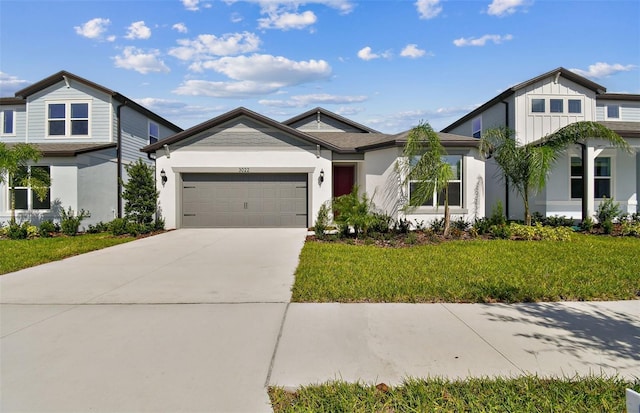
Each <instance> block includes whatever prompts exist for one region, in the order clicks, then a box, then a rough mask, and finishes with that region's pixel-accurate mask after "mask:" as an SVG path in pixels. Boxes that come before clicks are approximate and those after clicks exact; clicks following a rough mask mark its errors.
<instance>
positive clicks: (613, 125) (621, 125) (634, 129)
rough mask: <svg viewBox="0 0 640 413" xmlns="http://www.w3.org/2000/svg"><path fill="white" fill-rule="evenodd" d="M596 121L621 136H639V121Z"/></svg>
mask: <svg viewBox="0 0 640 413" xmlns="http://www.w3.org/2000/svg"><path fill="white" fill-rule="evenodd" d="M598 123H599V124H601V125H604V126H606V127H607V128H609V129H611V130H612V131H614V132H615V133H617V134H618V135H620V136H622V137H623V138H640V122H612V121H600V122H598Z"/></svg>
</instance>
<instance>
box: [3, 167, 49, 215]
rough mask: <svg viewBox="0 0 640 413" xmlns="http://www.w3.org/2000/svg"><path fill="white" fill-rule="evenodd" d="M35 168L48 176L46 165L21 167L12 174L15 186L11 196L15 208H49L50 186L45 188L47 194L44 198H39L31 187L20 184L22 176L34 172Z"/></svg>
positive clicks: (22, 179) (22, 180)
mask: <svg viewBox="0 0 640 413" xmlns="http://www.w3.org/2000/svg"><path fill="white" fill-rule="evenodd" d="M36 170H37V171H38V172H39V173H46V174H47V175H49V176H50V169H49V167H48V166H31V167H29V168H25V169H22V170H21V171H19V172H18V173H17V174H16V175H15V176H14V180H15V185H16V186H15V188H14V191H13V196H14V199H15V206H16V209H17V210H20V209H22V210H28V209H51V188H47V195H46V196H45V198H44V199H42V200H40V198H39V197H38V195H37V194H36V193H35V191H34V190H33V189H31V188H30V187H28V186H21V185H22V183H23V182H24V178H26V177H28V175H29V174H35V171H36ZM9 207H10V206H9Z"/></svg>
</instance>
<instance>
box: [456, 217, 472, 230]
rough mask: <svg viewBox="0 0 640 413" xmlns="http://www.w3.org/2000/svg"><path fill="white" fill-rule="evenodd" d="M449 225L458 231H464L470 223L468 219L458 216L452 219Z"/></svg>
mask: <svg viewBox="0 0 640 413" xmlns="http://www.w3.org/2000/svg"><path fill="white" fill-rule="evenodd" d="M451 226H452V227H453V228H454V229H457V230H459V231H466V230H468V229H469V228H470V227H471V223H470V222H469V221H467V220H465V219H464V218H463V217H460V218H458V219H456V220H454V221H453V222H452V223H451Z"/></svg>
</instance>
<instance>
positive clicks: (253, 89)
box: [173, 80, 282, 98]
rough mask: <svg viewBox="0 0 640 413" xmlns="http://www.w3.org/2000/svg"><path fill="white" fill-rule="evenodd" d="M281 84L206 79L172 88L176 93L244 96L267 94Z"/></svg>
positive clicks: (227, 96) (231, 96)
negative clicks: (211, 80)
mask: <svg viewBox="0 0 640 413" xmlns="http://www.w3.org/2000/svg"><path fill="white" fill-rule="evenodd" d="M281 87H282V85H281V84H277V83H263V82H252V81H242V82H210V81H207V80H186V81H185V82H183V83H182V84H181V85H180V86H179V87H178V88H176V89H174V90H173V93H175V94H177V95H187V96H209V97H215V98H245V97H251V96H256V95H262V94H268V93H273V92H275V91H277V90H278V89H279V88H281Z"/></svg>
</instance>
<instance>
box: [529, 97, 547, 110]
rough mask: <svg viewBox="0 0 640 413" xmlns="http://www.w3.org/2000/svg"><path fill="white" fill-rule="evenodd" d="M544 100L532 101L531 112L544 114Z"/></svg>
mask: <svg viewBox="0 0 640 413" xmlns="http://www.w3.org/2000/svg"><path fill="white" fill-rule="evenodd" d="M544 111H545V109H544V99H531V112H533V113H544Z"/></svg>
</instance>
